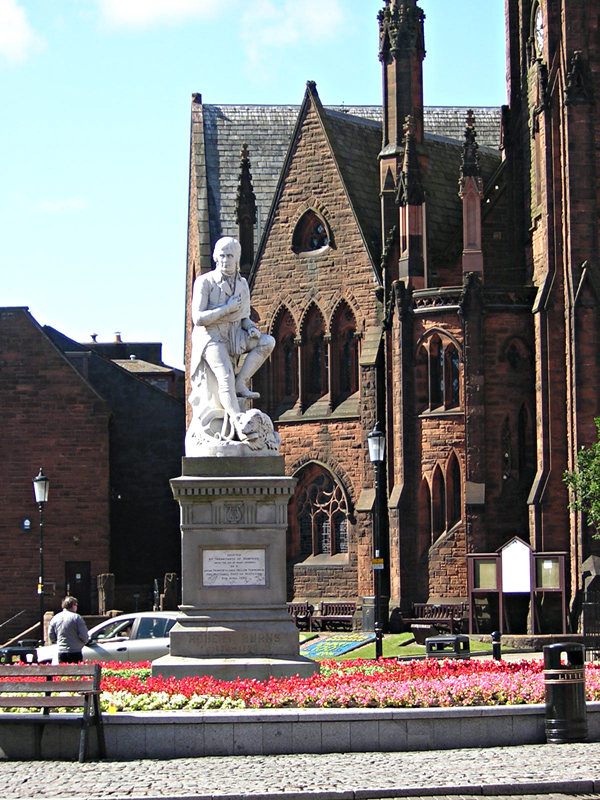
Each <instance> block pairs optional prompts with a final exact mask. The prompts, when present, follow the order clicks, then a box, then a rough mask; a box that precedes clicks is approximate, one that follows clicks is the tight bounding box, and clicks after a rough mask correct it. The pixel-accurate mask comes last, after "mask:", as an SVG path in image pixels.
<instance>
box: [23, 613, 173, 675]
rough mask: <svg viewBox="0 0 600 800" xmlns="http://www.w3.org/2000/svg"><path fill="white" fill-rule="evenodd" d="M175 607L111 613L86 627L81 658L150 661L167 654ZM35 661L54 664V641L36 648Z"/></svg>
mask: <svg viewBox="0 0 600 800" xmlns="http://www.w3.org/2000/svg"><path fill="white" fill-rule="evenodd" d="M178 616H179V613H178V612H177V611H138V612H135V613H133V614H122V615H121V616H118V617H111V619H107V620H105V621H104V622H101V623H100V624H99V625H96V626H95V627H93V628H91V629H90V632H89V633H90V638H89V641H88V643H87V644H86V645H85V647H84V648H83V658H84V660H85V661H154V659H155V658H160V657H161V656H166V655H168V654H169V631H170V630H171V628H172V627H173V625H175V620H176V619H177V617H178ZM37 659H38V662H39V663H42V664H43V663H48V662H52V663H53V664H58V647H57V645H55V644H51V645H46V646H45V647H38V648H37Z"/></svg>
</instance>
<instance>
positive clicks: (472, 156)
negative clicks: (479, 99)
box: [459, 108, 481, 187]
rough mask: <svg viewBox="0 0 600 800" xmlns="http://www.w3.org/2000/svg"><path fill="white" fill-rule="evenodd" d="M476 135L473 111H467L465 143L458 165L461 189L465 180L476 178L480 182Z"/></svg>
mask: <svg viewBox="0 0 600 800" xmlns="http://www.w3.org/2000/svg"><path fill="white" fill-rule="evenodd" d="M478 149H479V145H478V144H477V133H476V131H475V115H474V114H473V109H471V108H470V109H469V110H468V111H467V119H466V128H465V141H464V144H463V149H462V159H461V165H460V181H459V182H460V184H461V187H462V185H463V183H464V179H465V178H477V179H479V181H481V169H480V167H479V157H478V155H477V150H478Z"/></svg>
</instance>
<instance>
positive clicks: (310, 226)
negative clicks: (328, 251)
mask: <svg viewBox="0 0 600 800" xmlns="http://www.w3.org/2000/svg"><path fill="white" fill-rule="evenodd" d="M330 238H331V237H330V234H329V228H328V226H327V223H326V222H325V220H324V219H323V218H322V217H320V216H319V215H318V214H317V213H316V212H315V211H313V210H312V209H309V210H308V211H305V212H304V214H303V215H302V216H301V217H300V219H299V220H298V222H297V223H296V227H295V228H294V233H293V236H292V250H293V251H294V252H295V253H312V252H315V251H317V250H323V249H324V248H325V247H327V246H328V244H329V242H330Z"/></svg>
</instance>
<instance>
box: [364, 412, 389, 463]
mask: <svg viewBox="0 0 600 800" xmlns="http://www.w3.org/2000/svg"><path fill="white" fill-rule="evenodd" d="M367 444H368V445H369V459H370V460H371V461H372V462H373V463H374V464H375V463H381V462H382V461H383V459H384V457H385V433H384V432H383V431H382V430H381V429H380V427H379V422H378V423H377V424H376V425H375V427H374V428H373V430H372V431H371V433H370V434H369V435H368V436H367Z"/></svg>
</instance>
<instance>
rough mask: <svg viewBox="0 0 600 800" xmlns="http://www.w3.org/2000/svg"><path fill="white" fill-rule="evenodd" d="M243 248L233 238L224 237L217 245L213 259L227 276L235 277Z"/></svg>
mask: <svg viewBox="0 0 600 800" xmlns="http://www.w3.org/2000/svg"><path fill="white" fill-rule="evenodd" d="M241 255H242V246H241V244H240V243H239V242H238V240H237V239H234V238H233V236H223V237H222V238H221V239H219V240H218V241H217V243H216V244H215V249H214V250H213V259H214V262H215V264H216V265H217V267H218V268H219V269H220V270H221V272H223V273H225V275H233V274H234V272H235V271H236V269H237V268H238V267H239V264H240V257H241Z"/></svg>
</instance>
